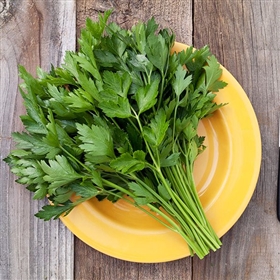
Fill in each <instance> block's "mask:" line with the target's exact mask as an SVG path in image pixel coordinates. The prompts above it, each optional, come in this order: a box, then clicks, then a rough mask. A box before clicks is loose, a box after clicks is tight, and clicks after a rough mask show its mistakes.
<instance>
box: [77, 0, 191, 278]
mask: <svg viewBox="0 0 280 280" xmlns="http://www.w3.org/2000/svg"><path fill="white" fill-rule="evenodd" d="M112 8H113V9H114V13H113V14H112V17H111V20H113V21H115V22H117V23H118V24H120V25H121V26H123V27H126V28H129V27H131V26H132V25H133V24H135V23H137V22H138V21H139V20H142V21H146V20H148V19H149V18H150V17H152V16H154V17H155V19H156V21H157V22H158V23H159V24H160V27H164V28H165V27H167V28H171V29H172V30H173V31H174V32H175V34H176V38H177V41H181V42H184V43H187V44H191V43H192V18H191V13H192V5H191V1H180V0H175V1H160V0H155V1H148V0H144V1H138V0H132V1H129V0H126V1H124V0H121V1H101V0H95V1H90V0H84V1H78V2H77V26H78V28H77V29H78V30H79V29H80V28H81V27H83V26H84V22H85V19H86V17H90V18H93V19H96V18H97V15H98V12H103V11H105V10H107V9H112ZM167 250H168V249H167ZM147 254H148V252H147ZM191 274H192V265H191V259H190V258H185V259H182V260H179V261H174V262H167V263H159V264H138V263H132V262H126V261H122V260H117V259H114V258H112V257H109V256H106V255H104V254H102V253H100V252H97V251H96V250H94V249H92V248H90V247H89V246H87V245H85V244H84V243H83V242H82V241H80V240H79V239H75V279H83V280H84V279H96V280H106V279H108V280H111V279H115V280H118V279H135V280H136V279H141V280H145V279H146V280H153V279H162V280H164V279H166V280H175V279H176V280H177V279H184V280H188V279H191Z"/></svg>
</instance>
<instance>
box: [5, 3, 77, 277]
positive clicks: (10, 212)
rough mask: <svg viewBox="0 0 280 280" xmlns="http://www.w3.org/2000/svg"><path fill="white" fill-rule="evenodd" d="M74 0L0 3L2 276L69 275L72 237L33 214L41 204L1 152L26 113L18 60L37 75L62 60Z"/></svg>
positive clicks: (70, 38)
mask: <svg viewBox="0 0 280 280" xmlns="http://www.w3.org/2000/svg"><path fill="white" fill-rule="evenodd" d="M75 14H76V7H75V1H74V0H73V1H72V0H69V1H39V0H38V1H31V0H30V1H29V0H25V1H19V0H15V1H14V0H13V1H11V0H7V1H2V2H1V4H0V26H1V46H0V48H1V49H0V53H1V55H0V61H1V64H0V66H1V76H0V79H1V86H0V91H1V95H0V96H1V102H0V104H1V110H0V120H1V123H0V143H1V161H0V172H1V173H0V176H1V203H0V210H1V215H0V225H1V227H0V233H1V234H0V252H1V253H0V258H1V262H0V269H1V270H0V279H3V280H4V279H5V280H8V279H23V280H27V279H30V280H32V279H34V280H36V279H73V236H72V234H71V233H70V232H69V231H68V230H67V229H66V228H65V227H64V225H62V224H61V223H60V222H58V221H51V222H43V221H41V220H39V219H37V218H35V217H34V216H33V215H34V213H36V212H37V211H38V209H39V208H40V207H41V206H42V202H39V203H38V202H34V201H32V198H31V196H30V194H29V192H28V191H27V190H25V188H24V187H23V186H20V185H18V184H16V183H14V180H15V178H14V176H12V175H11V173H10V171H9V169H8V167H7V165H6V164H5V163H3V161H2V159H3V157H5V156H7V155H8V153H9V151H10V149H11V148H12V147H13V142H12V140H11V132H12V131H17V130H21V129H22V125H21V123H20V121H19V115H21V114H23V113H24V108H23V105H22V99H21V97H20V94H19V92H18V90H17V86H18V84H19V78H18V71H17V65H18V64H22V65H24V66H25V67H26V68H27V70H28V71H30V72H31V73H33V74H35V72H36V67H37V66H41V67H42V68H43V69H44V70H49V69H50V63H52V64H54V65H57V64H59V63H60V62H61V59H62V55H63V53H64V51H65V49H75V36H76V35H75Z"/></svg>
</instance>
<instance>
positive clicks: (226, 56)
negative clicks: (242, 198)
mask: <svg viewBox="0 0 280 280" xmlns="http://www.w3.org/2000/svg"><path fill="white" fill-rule="evenodd" d="M278 4H279V2H278V1H276V0H274V1H261V0H259V1H258V0H251V1H250V0H248V1H230V0H217V1H211V0H207V1H195V5H194V11H195V14H194V26H195V29H194V44H195V45H196V46H197V47H201V46H203V45H205V44H209V45H210V47H211V49H212V52H213V53H214V54H216V55H217V56H218V58H219V60H220V61H221V62H222V63H223V64H224V66H225V67H226V68H227V69H228V70H229V71H231V72H232V74H233V75H234V76H235V77H236V78H237V80H238V81H239V82H240V83H241V85H242V86H243V88H244V89H245V91H246V93H247V94H248V96H249V98H250V100H251V102H252V104H253V107H254V109H255V112H256V115H257V118H258V121H259V125H260V129H261V133H262V142H263V143H262V147H263V155H262V168H261V173H260V177H259V182H258V184H257V188H256V191H255V193H254V195H253V198H252V200H251V202H250V204H249V206H248V208H247V209H246V211H245V213H244V214H243V215H242V217H241V219H240V220H239V221H238V222H237V223H236V225H235V226H234V227H233V228H232V229H231V230H230V231H229V232H228V233H227V234H226V235H225V236H224V237H223V239H222V241H223V247H222V249H221V250H220V251H218V252H217V253H215V254H211V255H210V256H208V257H207V258H205V259H204V260H203V261H198V260H195V261H194V265H193V268H194V278H193V279H197V280H200V279H216V280H225V279H229V280H230V279H244V280H246V279H248V280H249V279H250V280H251V279H254V280H260V279H278V278H279V273H280V260H279V252H280V243H279V240H280V231H279V222H278V221H277V219H276V205H275V204H276V184H277V166H278V165H277V159H278V146H277V145H278V117H279V101H280V100H279V81H280V80H279V75H278V71H279V67H280V50H279V39H280V30H279V28H278V26H280V14H279V9H278ZM205 12H206V16H205ZM276 104H277V105H276Z"/></svg>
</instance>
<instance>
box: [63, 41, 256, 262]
mask: <svg viewBox="0 0 280 280" xmlns="http://www.w3.org/2000/svg"><path fill="white" fill-rule="evenodd" d="M184 48H186V45H183V44H179V43H177V44H176V45H175V47H174V50H175V51H180V50H182V49H184ZM221 79H222V80H224V81H226V82H227V83H228V86H227V87H226V88H225V89H223V90H221V91H220V92H219V93H218V94H217V97H216V101H217V103H228V105H227V106H224V107H223V108H221V109H220V110H218V111H217V112H216V113H215V114H214V115H213V116H212V117H210V118H207V119H204V120H203V121H202V122H201V123H200V127H199V133H200V135H204V136H206V140H205V144H206V146H207V148H206V150H205V151H204V152H203V153H202V154H201V155H199V157H198V159H197V160H196V163H195V180H196V183H197V189H198V193H199V196H200V199H201V202H202V204H203V207H204V209H205V212H206V215H207V217H208V219H209V221H210V223H211V224H212V226H213V228H214V230H215V231H216V232H217V234H218V236H219V237H221V236H222V235H224V234H225V233H226V232H227V231H228V230H229V229H230V228H231V227H232V226H233V225H234V223H235V222H236V221H237V220H238V218H239V217H240V216H241V214H242V213H243V211H244V210H245V208H246V206H247V205H248V203H249V200H250V199H251V196H252V194H253V192H254V189H255V187H256V183H257V179H258V175H259V169H260V161H261V140H260V132H259V127H258V123H257V119H256V116H255V113H254V110H253V108H252V106H251V103H250V101H249V99H248V98H247V95H246V94H245V92H244V91H243V89H242V88H241V86H240V85H239V84H238V82H237V81H236V80H235V78H234V77H233V76H232V75H231V74H230V73H229V72H228V71H227V70H226V69H224V68H223V75H222V77H221ZM61 220H62V221H63V223H64V224H65V225H66V226H67V227H68V228H69V229H70V231H71V232H73V233H74V234H75V235H76V236H77V237H78V238H80V239H81V240H82V241H84V242H85V243H87V244H88V245H89V246H91V247H93V248H95V249H96V250H98V251H100V252H103V253H105V254H107V255H110V256H112V257H115V258H119V259H123V260H127V261H134V262H146V263H151V262H164V261H171V260H176V259H180V258H183V257H187V256H189V250H188V247H187V245H186V244H185V242H184V240H183V239H182V238H181V237H180V236H179V235H178V234H176V233H174V232H172V231H170V230H168V229H167V228H165V227H164V226H162V225H161V224H160V223H158V222H156V221H155V220H153V219H152V218H150V217H149V216H147V215H146V214H144V213H143V212H142V211H140V210H138V209H136V208H134V207H133V206H131V205H129V204H128V203H126V202H125V201H118V202H117V203H115V204H113V203H111V202H109V201H103V202H98V201H96V200H95V199H92V200H90V201H88V202H85V203H83V204H81V205H79V206H78V207H76V208H75V209H74V210H73V211H72V212H71V213H70V214H69V215H68V216H66V217H62V218H61ZM240 234H242V233H240Z"/></svg>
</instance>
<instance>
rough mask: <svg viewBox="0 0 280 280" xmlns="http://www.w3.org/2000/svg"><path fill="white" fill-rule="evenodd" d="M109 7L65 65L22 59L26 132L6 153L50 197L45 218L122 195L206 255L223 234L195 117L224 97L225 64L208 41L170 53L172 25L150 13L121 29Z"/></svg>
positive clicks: (23, 179) (24, 179)
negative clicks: (201, 182) (211, 214)
mask: <svg viewBox="0 0 280 280" xmlns="http://www.w3.org/2000/svg"><path fill="white" fill-rule="evenodd" d="M110 13H111V12H110V11H108V12H105V13H104V15H103V16H102V15H100V17H99V21H97V22H93V21H91V20H90V19H88V20H87V21H86V28H85V29H84V30H82V32H81V38H80V40H79V43H80V50H79V51H78V52H67V53H66V56H65V61H64V64H63V65H62V66H61V67H58V68H54V67H52V69H51V71H50V72H49V73H45V72H44V71H43V70H42V69H38V77H37V78H34V77H32V76H31V75H30V74H29V73H27V71H26V70H25V69H24V67H22V66H20V68H19V71H20V76H21V78H22V79H23V81H24V83H23V84H22V85H21V87H20V92H21V94H22V97H23V99H24V104H25V107H26V111H27V114H26V115H24V116H22V117H21V120H22V122H23V124H24V126H25V129H26V132H22V133H18V132H16V133H14V134H13V137H14V140H15V141H16V142H17V149H16V150H14V151H12V152H11V153H10V155H9V156H8V157H7V158H6V161H7V162H8V163H9V165H10V166H11V171H12V172H13V173H14V174H16V175H17V176H18V180H17V181H18V182H19V183H20V184H25V185H27V188H28V190H30V191H32V192H34V199H43V198H44V197H45V196H48V199H49V200H50V202H51V205H46V206H44V207H43V208H42V210H40V211H39V213H37V214H36V216H37V217H39V218H41V219H44V220H49V219H51V218H54V219H56V218H58V217H59V216H60V215H66V214H68V213H69V212H70V211H71V210H72V209H73V208H74V207H75V206H76V205H78V204H79V203H82V202H84V201H86V200H88V199H91V198H92V197H97V198H98V199H99V200H102V199H105V198H107V199H109V200H111V201H112V202H115V201H117V200H118V199H127V196H128V197H131V198H132V200H131V199H127V201H128V202H129V203H132V204H133V205H135V207H138V208H139V209H142V210H143V211H145V212H146V213H147V214H148V215H151V216H152V217H154V218H155V219H157V220H158V221H159V222H161V223H162V224H164V225H165V226H167V227H168V228H170V229H171V230H173V231H175V232H178V234H180V235H181V236H182V237H183V238H184V239H185V240H186V242H187V243H188V245H189V248H190V252H191V254H192V255H193V254H194V253H195V254H197V255H198V257H200V258H203V257H204V256H205V255H207V254H208V253H209V251H210V250H214V251H215V250H217V249H218V248H219V247H220V245H221V242H220V240H219V238H218V237H217V235H216V234H215V232H214V231H213V229H212V227H211V225H210V224H209V222H208V220H207V218H206V217H205V214H204V211H203V208H202V205H201V203H200V200H199V198H198V194H197V191H196V187H195V183H194V178H193V166H194V161H195V159H196V157H197V156H198V154H199V153H201V152H202V151H203V150H204V148H205V147H204V145H203V140H204V138H203V137H199V136H198V134H197V128H198V124H199V121H200V120H201V119H202V118H204V117H207V116H209V115H211V114H212V113H213V112H214V111H215V110H217V109H218V108H220V107H221V106H223V104H216V103H215V101H214V98H215V93H214V92H216V91H218V90H219V89H221V88H223V87H224V86H225V85H226V84H225V83H224V82H222V81H220V80H219V78H220V76H221V73H222V70H221V68H220V65H219V63H218V62H217V60H216V58H215V57H214V56H213V55H212V54H211V53H210V51H209V48H208V47H207V46H206V47H204V48H202V49H197V50H196V49H194V48H192V47H190V48H188V49H186V50H185V51H182V52H180V53H173V54H171V49H172V47H173V45H174V40H175V38H174V34H172V33H171V32H170V31H168V30H167V29H162V30H158V25H157V24H156V23H155V21H154V19H151V20H149V21H148V22H147V23H138V24H137V25H135V26H134V27H132V28H131V29H130V30H125V29H122V28H120V27H119V26H118V25H116V24H115V23H110V24H107V20H108V18H109V16H110ZM73 195H76V197H78V198H77V199H76V200H74V201H72V200H71V198H72V197H73ZM144 205H146V206H148V207H149V208H150V210H151V211H147V210H146V208H143V206H144ZM162 210H164V211H162ZM157 215H160V216H161V217H162V218H164V219H163V220H162V219H160V220H159V219H158V218H157Z"/></svg>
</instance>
